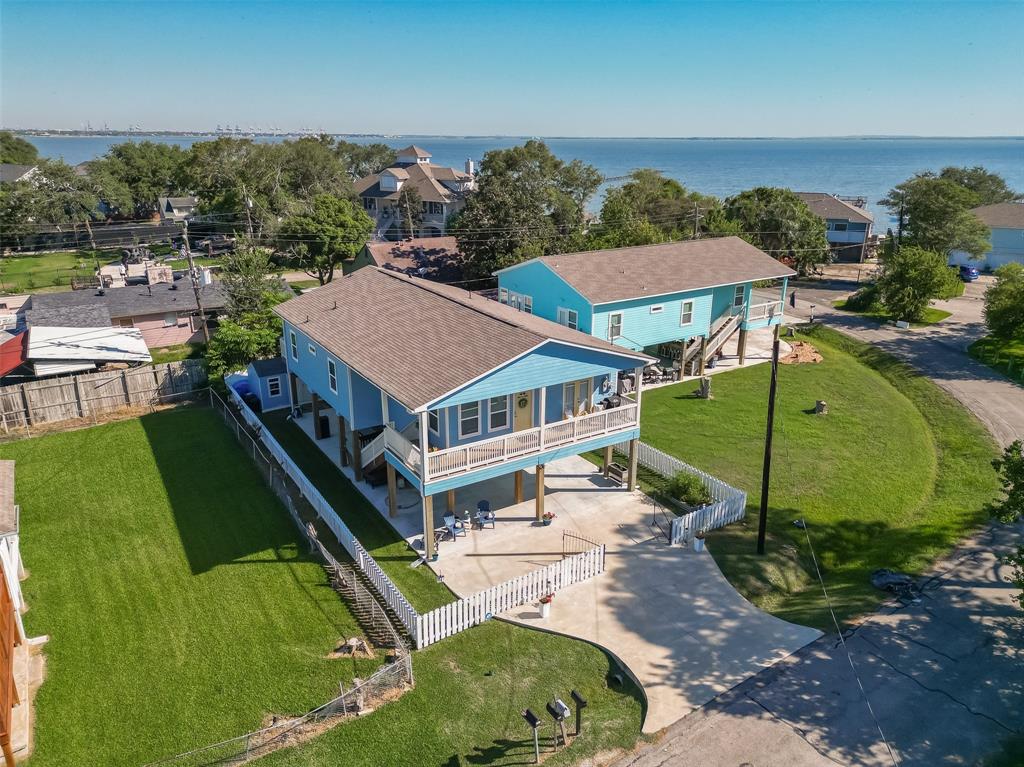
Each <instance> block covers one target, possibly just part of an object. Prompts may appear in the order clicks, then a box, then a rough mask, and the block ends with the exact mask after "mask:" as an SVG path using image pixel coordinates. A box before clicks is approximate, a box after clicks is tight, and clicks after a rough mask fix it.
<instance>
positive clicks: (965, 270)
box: [960, 264, 979, 282]
mask: <svg viewBox="0 0 1024 767" xmlns="http://www.w3.org/2000/svg"><path fill="white" fill-rule="evenodd" d="M978 276H979V275H978V267H976V266H967V265H966V264H965V265H964V266H961V267H960V279H961V280H963V281H964V282H974V281H975V280H976V279H978Z"/></svg>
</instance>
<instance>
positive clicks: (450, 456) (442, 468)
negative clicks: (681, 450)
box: [427, 403, 638, 481]
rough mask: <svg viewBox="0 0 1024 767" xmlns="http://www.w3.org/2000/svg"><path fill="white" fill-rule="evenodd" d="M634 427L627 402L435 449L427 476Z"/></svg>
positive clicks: (439, 476)
mask: <svg viewBox="0 0 1024 767" xmlns="http://www.w3.org/2000/svg"><path fill="white" fill-rule="evenodd" d="M637 424H638V421H637V406H636V404H635V403H629V404H625V405H623V406H621V407H617V408H612V409H610V410H599V411H598V412H596V413H591V414H590V415H581V416H578V417H576V418H569V419H567V420H565V421H558V422H557V423H549V424H546V425H545V426H544V427H539V426H535V427H533V428H532V429H524V430H523V431H517V432H513V433H512V434H507V435H504V436H501V437H494V438H492V439H484V440H480V441H479V442H472V443H469V444H467V445H460V446H459V447H450V448H446V449H445V450H438V451H436V452H433V453H430V454H429V455H428V456H427V461H428V464H427V465H428V468H429V477H430V480H431V481H434V480H437V479H442V478H444V477H449V476H452V475H454V474H462V473H465V472H467V471H472V470H473V469H477V468H481V467H483V466H489V465H491V464H494V463H500V462H503V461H509V460H512V459H514V458H521V457H523V456H528V455H535V454H538V453H540V452H541V451H542V450H548V449H549V448H553V447H560V446H562V445H567V444H571V443H573V442H582V441H584V440H586V439H591V438H593V437H599V436H602V435H605V434H612V433H614V432H616V431H623V430H625V429H629V428H634V427H636V426H637ZM542 428H543V439H542V434H541V431H542Z"/></svg>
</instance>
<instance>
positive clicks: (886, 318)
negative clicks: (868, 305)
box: [832, 300, 952, 328]
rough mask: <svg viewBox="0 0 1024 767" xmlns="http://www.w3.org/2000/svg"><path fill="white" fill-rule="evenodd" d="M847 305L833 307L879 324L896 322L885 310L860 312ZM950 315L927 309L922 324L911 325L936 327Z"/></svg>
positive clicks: (835, 303)
mask: <svg viewBox="0 0 1024 767" xmlns="http://www.w3.org/2000/svg"><path fill="white" fill-rule="evenodd" d="M846 303H847V302H846V301H845V300H844V301H835V302H833V304H832V306H833V308H835V309H839V310H840V311H843V312H851V313H852V314H859V315H860V316H862V317H870V318H871V319H873V320H877V321H878V322H882V323H887V322H895V318H894V317H893V316H892V315H891V314H889V313H888V312H886V311H885V310H879V309H874V310H870V311H858V310H856V309H850V308H848V307H847V305H846ZM950 314H952V312H947V311H944V310H942V309H936V308H935V307H932V306H929V307H928V308H927V309H925V310H924V316H923V317H922V318H921V321H920V322H912V323H910V324H911V326H912V327H915V328H923V327H927V326H928V325H934V324H935V323H936V322H942V320H944V319H946V318H947V317H949V316H950Z"/></svg>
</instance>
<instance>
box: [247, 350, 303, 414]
mask: <svg viewBox="0 0 1024 767" xmlns="http://www.w3.org/2000/svg"><path fill="white" fill-rule="evenodd" d="M248 372H249V376H248V378H249V391H250V392H251V393H252V394H254V395H256V397H257V398H258V399H259V401H260V409H261V410H262V411H263V412H266V411H268V410H280V409H281V408H283V407H288V406H289V404H290V403H291V396H290V392H289V389H288V368H287V366H286V365H285V363H284V358H282V357H274V359H270V360H254V361H253V362H250V363H249V371H248ZM236 389H237V386H236ZM239 394H243V395H244V392H239Z"/></svg>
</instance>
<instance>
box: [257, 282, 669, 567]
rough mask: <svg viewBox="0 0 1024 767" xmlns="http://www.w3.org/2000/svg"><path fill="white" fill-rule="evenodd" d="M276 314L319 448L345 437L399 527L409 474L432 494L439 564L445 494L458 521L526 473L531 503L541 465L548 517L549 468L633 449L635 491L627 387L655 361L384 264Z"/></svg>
mask: <svg viewBox="0 0 1024 767" xmlns="http://www.w3.org/2000/svg"><path fill="white" fill-rule="evenodd" d="M275 311H276V312H277V313H278V314H279V315H280V317H281V318H282V320H283V322H284V335H283V342H282V346H283V356H284V363H285V365H286V367H287V372H288V379H289V380H288V387H287V388H288V391H289V393H290V396H291V398H292V400H291V405H292V407H293V408H299V409H308V410H309V411H311V412H312V415H313V427H314V433H313V437H314V439H316V440H325V439H332V440H338V442H339V445H340V462H341V464H342V465H343V466H350V467H351V468H352V469H353V471H354V474H355V478H356V480H357V481H362V480H364V479H369V478H370V475H371V474H381V475H383V476H385V477H386V481H387V484H388V505H389V512H390V513H391V515H392V516H396V515H397V507H396V482H397V478H398V477H402V478H403V479H404V480H405V482H406V483H408V485H409V486H411V487H413V488H415V489H416V490H417V491H418V492H419V494H420V496H421V497H422V501H423V533H424V537H423V544H424V548H425V552H426V554H427V555H428V556H433V555H434V553H435V541H434V531H435V530H436V529H437V527H438V520H437V519H435V515H434V506H433V497H434V496H435V495H437V494H438V493H445V494H446V496H447V498H448V504H449V510H450V509H451V508H452V505H453V504H454V490H455V489H456V488H459V487H463V486H466V485H470V484H473V483H476V482H480V481H482V480H486V479H491V478H494V477H498V476H503V475H516V476H515V480H516V483H515V484H516V496H517V501H521V500H522V478H523V474H522V470H523V469H526V468H532V469H534V470H535V473H536V482H537V493H536V498H537V500H536V515H537V517H538V518H540V517H541V515H542V513H543V505H544V491H543V483H544V465H545V464H546V463H547V462H549V461H552V460H556V459H558V458H561V457H564V456H567V455H573V454H578V453H583V452H587V451H590V450H595V449H598V448H609V447H610V446H611V445H613V444H617V443H622V442H629V443H630V444H631V446H632V449H631V450H630V453H631V459H630V466H629V473H630V478H629V481H630V486H632V485H633V484H634V477H635V470H636V441H637V440H638V438H639V431H640V405H641V400H640V393H639V391H638V392H637V393H636V394H635V396H634V397H633V398H632V399H627V398H624V397H619V396H618V395H617V394H616V390H617V386H616V384H617V381H618V377H619V373H620V372H622V371H634V372H638V371H640V370H642V368H643V367H644V366H645V365H647V364H648V363H650V362H652V361H653V360H652V359H651V358H650V357H649V356H648V355H646V354H645V353H643V352H642V351H639V350H636V349H633V348H629V347H627V346H624V345H622V344H619V343H612V342H609V341H607V340H604V339H601V338H598V337H596V336H589V335H585V334H583V333H579V332H577V331H576V330H573V329H571V328H568V327H566V326H565V325H564V324H563V325H559V324H558V323H556V322H553V321H550V320H546V319H544V318H542V317H540V316H537V315H533V314H530V313H527V312H523V311H517V310H516V309H515V308H514V307H511V306H508V305H503V304H500V303H498V302H497V301H493V300H490V299H487V298H484V297H482V296H480V295H479V294H474V293H469V292H466V291H464V290H461V289H457V288H453V287H450V286H446V285H440V284H438V283H433V282H428V281H426V280H420V279H417V278H413V277H408V276H405V275H403V274H400V273H397V272H394V271H389V270H383V269H377V268H374V267H367V268H364V269H360V270H358V271H356V272H353V273H352V274H349V275H345V276H344V277H341V278H335V279H334V280H333V281H332V282H330V283H328V284H327V285H325V286H324V287H322V288H318V289H317V290H315V291H310V292H308V293H305V294H303V295H301V296H297V297H296V298H293V299H291V300H289V301H286V302H285V303H283V304H280V305H279V306H277V307H276V308H275ZM636 378H637V379H638V380H639V379H640V376H639V375H637V376H636ZM608 452H610V451H608ZM606 455H607V453H606Z"/></svg>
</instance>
